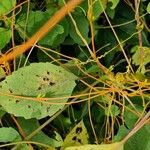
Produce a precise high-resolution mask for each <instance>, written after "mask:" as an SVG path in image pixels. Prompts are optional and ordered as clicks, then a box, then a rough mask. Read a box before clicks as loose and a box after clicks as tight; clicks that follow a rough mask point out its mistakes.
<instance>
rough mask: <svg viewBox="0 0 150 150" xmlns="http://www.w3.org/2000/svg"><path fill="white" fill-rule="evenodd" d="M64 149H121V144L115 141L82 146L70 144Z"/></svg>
mask: <svg viewBox="0 0 150 150" xmlns="http://www.w3.org/2000/svg"><path fill="white" fill-rule="evenodd" d="M65 150H123V144H122V143H119V142H116V143H113V144H101V145H94V144H93V145H92V144H91V145H90V144H87V145H82V146H71V147H67V148H66V149H65Z"/></svg>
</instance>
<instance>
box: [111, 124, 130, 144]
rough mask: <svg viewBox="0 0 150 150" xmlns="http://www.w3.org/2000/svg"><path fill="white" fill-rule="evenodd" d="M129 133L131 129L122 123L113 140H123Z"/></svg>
mask: <svg viewBox="0 0 150 150" xmlns="http://www.w3.org/2000/svg"><path fill="white" fill-rule="evenodd" d="M128 133H129V130H128V129H127V128H126V127H125V126H124V125H121V126H120V127H119V130H118V133H117V135H115V136H114V139H113V141H115V142H119V141H121V140H122V139H123V138H124V137H125V136H126V135H127V134H128Z"/></svg>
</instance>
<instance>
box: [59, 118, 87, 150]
mask: <svg viewBox="0 0 150 150" xmlns="http://www.w3.org/2000/svg"><path fill="white" fill-rule="evenodd" d="M87 143H88V133H87V130H86V128H85V126H84V123H83V121H81V122H79V123H78V124H77V125H76V126H75V127H74V128H73V129H72V130H71V131H70V133H69V134H68V135H67V136H66V138H65V140H64V143H63V146H62V148H61V150H64V149H66V147H68V146H79V145H83V144H87Z"/></svg>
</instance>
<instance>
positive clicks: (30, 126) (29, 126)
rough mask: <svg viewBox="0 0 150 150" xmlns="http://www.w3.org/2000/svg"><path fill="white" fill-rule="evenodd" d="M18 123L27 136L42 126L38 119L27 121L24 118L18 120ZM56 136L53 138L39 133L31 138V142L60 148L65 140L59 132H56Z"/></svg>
mask: <svg viewBox="0 0 150 150" xmlns="http://www.w3.org/2000/svg"><path fill="white" fill-rule="evenodd" d="M17 121H18V123H19V124H20V127H21V128H22V129H23V131H24V133H25V135H26V136H28V135H30V134H31V133H32V132H33V131H34V130H36V129H37V128H39V127H40V124H39V122H38V121H37V120H36V119H28V120H26V119H24V118H18V119H17ZM54 135H55V136H54V137H53V138H51V137H49V136H48V135H46V134H45V133H44V132H42V131H39V132H38V133H37V134H36V135H34V136H33V137H32V138H31V140H32V141H34V142H39V143H43V144H47V145H50V146H53V147H60V146H61V145H62V143H63V140H62V138H61V137H60V135H59V134H58V133H57V132H54ZM43 139H44V140H43Z"/></svg>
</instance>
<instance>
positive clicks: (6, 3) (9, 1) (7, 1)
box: [0, 0, 16, 16]
mask: <svg viewBox="0 0 150 150" xmlns="http://www.w3.org/2000/svg"><path fill="white" fill-rule="evenodd" d="M15 5H16V0H1V1H0V16H3V15H5V14H6V13H9V12H10V11H11V10H12V9H13V7H15Z"/></svg>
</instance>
